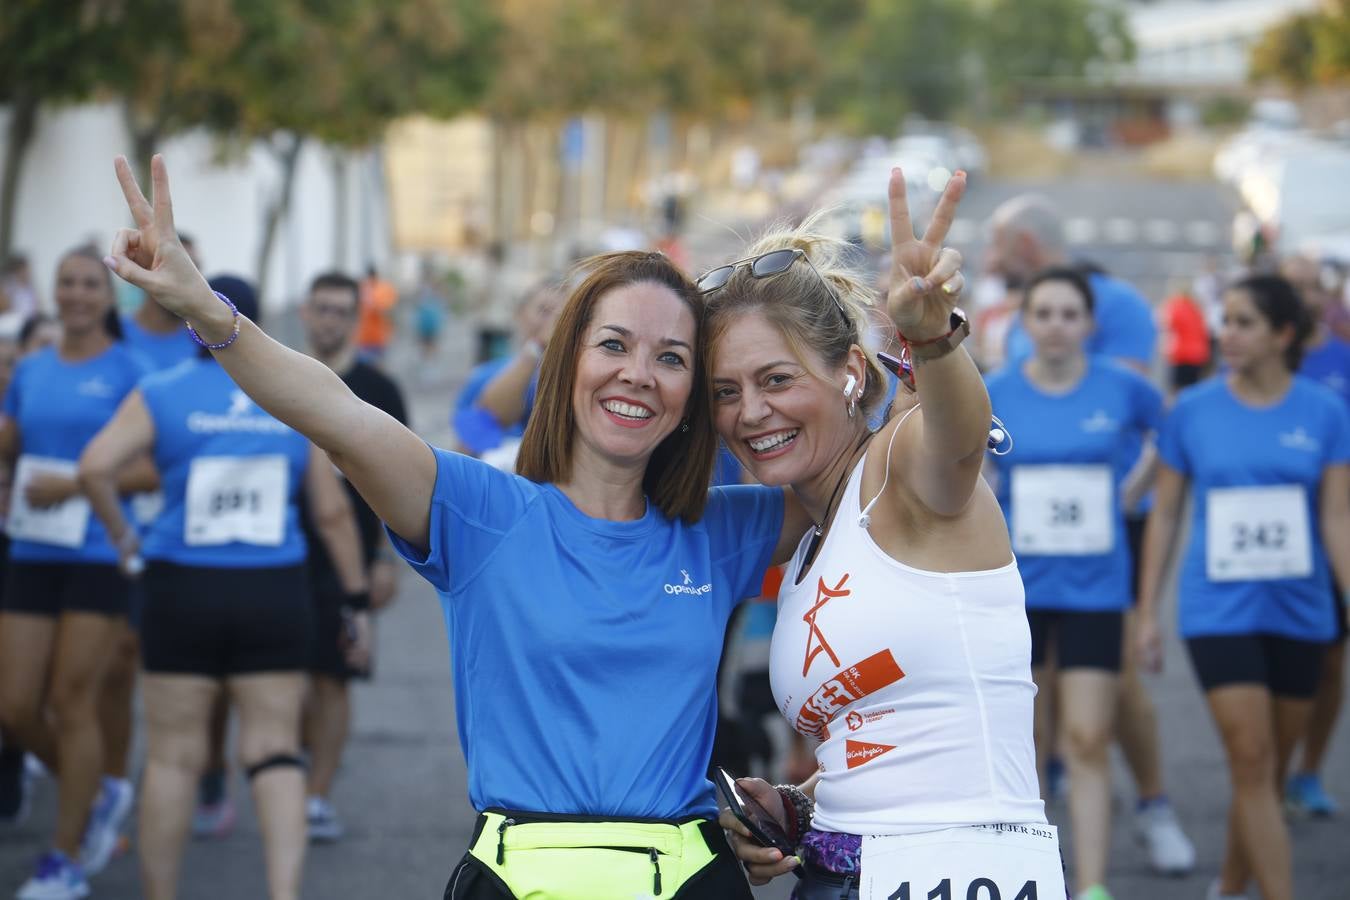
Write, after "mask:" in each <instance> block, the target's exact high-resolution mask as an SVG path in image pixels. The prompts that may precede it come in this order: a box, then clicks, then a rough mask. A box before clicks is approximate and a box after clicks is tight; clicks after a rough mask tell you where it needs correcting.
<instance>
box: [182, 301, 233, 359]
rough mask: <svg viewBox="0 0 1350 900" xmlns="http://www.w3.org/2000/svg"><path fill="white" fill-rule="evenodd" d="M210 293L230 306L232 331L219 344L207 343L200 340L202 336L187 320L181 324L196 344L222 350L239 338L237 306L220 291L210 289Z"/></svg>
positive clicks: (208, 348) (209, 348)
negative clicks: (232, 320)
mask: <svg viewBox="0 0 1350 900" xmlns="http://www.w3.org/2000/svg"><path fill="white" fill-rule="evenodd" d="M211 293H213V294H215V295H216V296H217V297H219V298H220V299H221V301H222V302H223V303H224V304H225V305H226V306H228V307H229V308H230V312H232V313H234V333H233V334H231V335H230V336H229V338H228V339H226V340H224V341H221V342H220V343H219V344H208V343H207V342H206V341H204V340H202V336H201V335H200V334H198V333H197V329H195V328H193V327H192V326H191V325H189V324H188V323H187V322H184V323H183V324H184V325H187V330H188V336H189V337H191V338H192V339H193V340H194V341H196V342H197V346H199V347H205V348H206V349H207V350H224V349H225V348H226V347H228V346H230V345H231V344H233V343H234V342H235V341H237V340H238V339H239V307H237V306H235V305H234V301H232V300H231V299H230V298H229V297H226V296H225V295H224V294H222V293H221V292H220V291H212V292H211Z"/></svg>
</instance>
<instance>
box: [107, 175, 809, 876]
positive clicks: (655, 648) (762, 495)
mask: <svg viewBox="0 0 1350 900" xmlns="http://www.w3.org/2000/svg"><path fill="white" fill-rule="evenodd" d="M117 171H118V177H119V180H120V181H121V182H122V186H123V190H124V193H125V194H126V197H127V201H128V204H129V206H130V208H131V211H132V214H133V216H134V219H135V221H136V223H137V228H136V229H128V230H123V231H122V232H120V233H119V234H118V237H117V239H116V241H115V243H114V246H113V251H112V255H111V256H110V257H109V259H108V263H109V265H110V266H111V267H113V268H114V269H115V271H116V272H117V273H118V274H119V275H121V276H122V277H123V278H125V279H127V280H128V281H130V282H132V283H133V284H136V285H137V286H139V287H142V288H143V289H145V290H146V291H147V292H148V293H149V294H150V295H151V296H154V297H156V298H157V299H158V300H159V301H160V302H161V303H162V304H164V305H165V306H166V307H167V308H168V309H170V310H172V311H174V312H175V313H176V314H178V315H179V316H181V317H182V318H183V319H185V320H186V321H187V322H188V323H190V324H191V325H192V326H193V327H194V328H195V329H197V331H198V332H199V333H200V335H201V337H202V339H203V340H205V341H207V342H209V343H210V344H211V346H212V347H213V352H214V355H215V358H216V360H217V361H218V362H219V363H220V365H221V367H222V368H223V369H224V370H225V371H226V372H228V373H229V375H230V377H231V378H233V379H234V381H235V383H237V384H238V385H239V386H240V387H241V388H242V389H243V390H244V391H245V392H246V393H247V394H248V396H249V397H250V398H252V399H253V401H255V402H256V403H258V405H259V406H261V407H262V408H263V409H265V410H267V411H268V412H269V413H271V414H272V415H274V416H275V417H276V418H277V419H278V420H280V421H282V422H284V423H286V424H287V425H289V426H291V427H293V428H295V429H296V430H297V431H299V432H301V433H302V434H304V435H305V436H307V437H309V438H310V439H311V440H312V441H313V442H314V443H315V444H317V445H318V446H319V447H321V448H323V449H324V450H325V451H327V453H328V455H329V457H330V458H331V459H332V460H333V462H334V463H336V464H337V465H338V467H339V468H341V469H342V471H343V472H344V473H345V474H346V475H347V477H348V479H349V480H350V481H351V482H352V484H353V485H354V486H355V487H356V488H357V490H358V491H360V493H361V495H362V496H363V497H364V498H365V499H366V500H367V501H368V502H369V503H370V505H371V507H372V508H373V509H374V510H375V512H376V513H377V514H379V516H380V518H381V519H382V520H383V521H384V522H385V524H386V527H387V528H388V530H389V531H390V533H391V535H392V536H393V539H394V543H395V546H396V547H397V548H398V550H399V552H400V553H401V554H402V555H403V556H404V557H405V558H406V559H408V561H409V562H410V563H412V565H413V566H414V568H416V569H417V570H418V571H419V572H420V573H421V574H422V575H423V576H424V577H426V578H427V579H428V580H429V581H430V582H431V583H432V584H433V585H434V586H435V587H436V588H437V590H438V592H439V593H440V596H441V601H442V606H443V610H444V614H445V619H446V626H447V632H448V634H449V636H450V641H451V650H452V652H451V661H452V667H453V671H454V675H455V679H454V681H455V683H454V689H455V701H456V702H455V708H456V715H457V717H458V726H459V729H458V730H459V735H460V743H461V748H462V749H463V751H464V755H465V759H466V762H467V765H468V773H469V797H470V800H471V802H472V803H473V804H474V806H475V807H476V808H477V809H478V810H479V811H480V813H481V815H480V821H479V823H478V827H477V828H476V829H475V832H474V839H473V845H472V847H471V848H470V850H469V853H468V854H467V855H466V857H465V858H464V859H463V861H461V863H460V864H459V865H458V866H457V867H456V869H455V871H454V873H453V874H452V876H451V882H450V884H449V886H448V888H447V890H446V892H445V896H446V897H449V898H454V900H464V898H493V897H511V896H524V895H531V896H541V895H545V894H546V895H548V896H558V897H587V898H592V900H606V898H610V897H624V898H630V897H633V896H635V895H639V894H652V895H655V896H659V897H663V898H666V897H727V898H734V897H742V898H748V897H749V889H748V887H747V885H746V883H745V878H744V875H743V874H742V873H741V870H740V867H739V866H738V865H737V864H736V861H735V859H734V858H733V857H732V856H731V853H730V850H729V849H728V847H727V844H726V838H725V835H724V834H723V833H722V831H721V829H720V828H719V827H718V826H717V824H716V822H715V818H716V815H717V805H716V802H715V800H714V797H713V789H712V785H711V784H710V783H709V782H708V780H707V778H706V777H705V770H706V767H707V765H708V758H709V753H710V751H711V746H712V738H713V728H714V723H715V722H716V715H717V710H716V673H717V664H718V657H719V651H720V648H721V644H722V638H723V634H724V631H725V626H726V622H727V619H728V617H729V615H730V613H731V610H732V608H733V606H734V605H735V604H736V603H737V602H739V601H740V600H741V599H742V598H744V597H749V596H753V595H754V594H755V593H756V592H757V588H758V585H759V581H760V576H761V575H762V573H763V572H764V569H765V568H766V567H767V566H768V565H769V564H770V563H771V562H774V561H778V560H781V559H783V558H785V557H786V555H787V553H788V552H789V548H790V546H791V544H792V543H793V542H794V540H795V537H796V536H797V535H799V534H800V533H801V531H802V530H803V529H804V527H805V522H806V518H805V516H804V515H802V514H800V513H796V514H793V515H785V502H784V494H783V491H782V490H780V489H771V488H762V487H751V486H735V487H728V488H716V489H713V490H711V491H710V490H709V489H708V482H709V477H710V475H711V472H712V464H713V456H714V453H715V449H716V436H715V435H714V433H713V429H712V425H711V416H710V409H709V405H710V404H709V395H708V391H707V388H706V381H705V377H704V375H703V373H702V369H701V359H700V353H701V344H700V340H699V322H700V320H701V316H702V300H701V297H700V295H699V293H698V291H697V290H696V289H695V288H694V286H693V284H691V283H690V281H689V280H688V278H687V277H686V276H685V275H684V274H683V273H681V272H680V271H679V270H678V269H676V268H675V267H674V266H673V265H672V264H671V263H670V261H669V260H667V259H666V258H665V257H664V256H662V255H661V254H658V253H643V252H631V253H615V254H609V255H606V256H602V257H598V258H596V259H594V260H592V261H590V263H589V264H588V266H587V267H586V268H585V269H584V271H583V273H582V274H583V275H584V278H583V279H582V281H581V283H580V284H579V285H578V287H577V288H576V289H575V290H574V291H573V293H572V294H571V296H570V297H569V299H568V301H567V303H566V304H565V306H564V308H563V310H562V313H561V314H560V316H559V319H558V323H557V326H556V328H555V330H554V332H553V337H552V340H550V342H549V346H548V348H547V350H546V351H545V353H544V357H543V360H542V362H541V367H540V379H539V394H538V398H537V401H536V404H535V409H534V414H533V415H532V416H531V418H530V422H529V424H528V426H527V427H526V431H525V434H524V437H523V440H522V443H521V448H520V455H519V462H518V468H517V471H518V472H519V473H520V474H519V475H513V474H509V473H505V472H499V471H497V470H495V469H493V468H491V467H490V466H488V465H486V464H484V463H482V462H479V461H478V460H474V459H470V458H468V457H465V456H462V455H459V454H455V453H448V452H445V451H441V450H436V449H433V448H431V447H428V446H427V445H426V444H425V443H424V442H423V441H422V440H421V439H420V438H418V437H417V436H416V435H415V434H413V432H411V431H409V430H408V429H407V428H405V427H404V426H402V425H400V424H399V423H398V422H396V421H395V420H394V419H392V418H391V417H389V416H388V415H386V414H384V413H383V412H381V411H380V410H378V409H376V408H374V407H372V406H370V405H368V404H365V403H363V402H361V401H360V400H358V399H357V398H356V397H355V396H354V395H353V394H352V393H351V391H350V390H348V388H347V387H346V386H345V385H344V384H343V383H342V381H341V380H340V379H339V378H338V377H337V376H336V375H335V374H334V373H333V372H332V371H331V370H330V369H328V368H327V367H326V366H324V365H323V364H322V363H320V362H317V361H315V360H313V359H310V358H308V357H306V356H303V355H302V354H299V353H296V352H294V351H291V350H288V349H286V348H285V347H283V346H282V345H281V344H278V343H276V342H275V341H272V340H270V339H269V338H267V337H266V336H265V335H264V334H262V333H261V332H260V331H259V330H258V329H257V327H256V326H254V325H253V324H252V323H251V322H249V321H248V319H247V318H245V317H241V316H239V315H238V314H237V313H235V312H232V310H231V309H230V307H229V306H228V305H227V304H226V303H223V302H222V300H221V299H220V298H219V297H217V296H215V295H213V294H212V292H211V291H210V289H209V287H208V286H207V284H206V283H205V281H203V280H202V278H201V276H200V274H199V273H198V272H197V271H196V269H195V267H194V266H193V265H192V263H191V260H190V259H189V258H188V256H187V253H186V252H185V251H184V250H183V248H182V245H181V244H180V243H179V241H178V238H177V236H176V234H175V232H174V228H173V213H172V209H171V206H170V202H169V197H168V190H169V188H168V177H167V174H166V172H165V168H164V163H163V160H162V159H161V158H160V157H155V158H154V160H153V162H152V166H151V171H152V176H153V178H154V187H155V191H154V194H155V202H154V204H153V205H152V204H151V203H149V202H148V201H146V199H145V198H144V196H142V195H141V192H140V190H139V188H138V187H137V185H136V183H135V180H134V178H133V177H132V175H131V172H130V169H129V168H128V167H127V164H126V161H125V160H124V159H119V160H118V161H117ZM785 535H786V539H785Z"/></svg>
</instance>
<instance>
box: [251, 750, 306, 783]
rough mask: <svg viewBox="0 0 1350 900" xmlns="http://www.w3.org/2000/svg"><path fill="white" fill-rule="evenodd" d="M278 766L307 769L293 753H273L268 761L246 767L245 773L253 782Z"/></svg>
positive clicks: (264, 760)
mask: <svg viewBox="0 0 1350 900" xmlns="http://www.w3.org/2000/svg"><path fill="white" fill-rule="evenodd" d="M278 766H290V767H294V768H297V769H301V770H303V769H304V768H305V761H304V760H303V759H301V758H300V757H298V756H295V755H294V754H291V753H273V754H272V755H271V756H269V757H267V758H266V759H263V760H259V761H258V762H255V763H254V764H253V765H251V766H248V767H246V768H245V769H244V773H245V774H247V775H248V779H249V781H252V780H253V779H255V778H257V777H258V776H259V775H261V774H262V773H263V772H265V771H267V770H268V769H273V768H276V767H278Z"/></svg>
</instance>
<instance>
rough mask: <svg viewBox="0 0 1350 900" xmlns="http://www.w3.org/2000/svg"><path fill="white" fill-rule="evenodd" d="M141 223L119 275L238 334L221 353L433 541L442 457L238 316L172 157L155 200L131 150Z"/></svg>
mask: <svg viewBox="0 0 1350 900" xmlns="http://www.w3.org/2000/svg"><path fill="white" fill-rule="evenodd" d="M115 167H116V169H117V180H118V181H119V182H120V183H121V185H122V192H123V194H124V195H125V196H126V200H127V206H128V207H129V208H130V210H131V215H132V218H133V219H134V220H135V223H136V227H135V228H124V229H122V230H120V231H119V232H118V233H117V237H116V238H115V240H114V242H113V248H112V253H111V254H110V255H109V256H108V257H107V258H106V259H105V262H106V263H107V265H108V267H109V268H110V269H112V270H113V271H114V272H115V273H117V275H118V276H120V277H121V278H123V279H125V280H126V281H128V282H130V283H131V284H134V285H136V286H137V287H139V288H141V289H142V290H144V291H145V292H146V293H147V294H149V295H151V296H152V297H154V298H155V300H156V301H157V302H158V303H159V304H160V305H161V306H163V307H164V308H165V309H167V310H169V311H170V312H172V313H174V314H176V315H178V316H179V317H181V318H182V319H184V320H185V321H187V322H188V323H189V324H191V325H192V326H193V328H195V329H196V330H197V332H198V333H199V334H200V335H201V337H202V339H203V340H205V341H207V342H208V343H211V344H219V343H224V342H226V341H227V340H230V338H231V335H233V334H234V333H235V327H236V325H237V326H238V329H239V331H238V335H237V337H236V338H234V340H233V342H232V343H230V345H229V346H228V347H225V348H224V349H221V350H218V351H216V352H215V358H216V361H217V362H219V363H220V365H221V366H222V367H223V368H224V369H225V371H226V372H228V373H229V375H230V377H231V378H232V379H234V382H235V383H236V384H238V385H239V387H240V388H241V389H243V391H244V393H246V394H248V395H249V397H251V398H252V399H253V401H254V402H255V403H257V404H258V405H259V406H260V407H262V408H263V409H265V410H267V411H268V412H269V413H271V414H272V415H273V416H274V417H276V418H277V419H279V420H280V421H282V422H285V423H286V424H287V425H289V426H291V427H292V428H294V429H295V430H296V431H299V432H300V433H301V434H303V435H305V436H306V437H308V438H309V439H310V440H311V441H313V442H314V443H315V444H317V445H318V446H319V447H320V448H321V449H322V450H324V451H325V452H327V453H328V455H329V457H330V458H331V459H332V460H333V462H334V463H335V464H336V465H337V466H338V467H339V468H341V469H342V471H343V472H344V473H345V474H346V476H347V478H348V479H349V480H350V481H351V482H352V484H353V485H354V486H355V487H356V489H357V490H358V491H359V492H360V493H361V496H363V497H364V498H365V499H366V502H367V503H369V504H370V506H371V509H373V510H375V514H376V515H378V516H379V517H380V518H381V519H382V520H384V521H385V522H386V523H387V524H388V525H389V527H390V528H392V529H393V530H394V531H395V532H396V533H397V534H399V535H400V536H401V537H403V538H404V539H405V540H407V541H408V542H409V543H410V544H413V545H415V546H418V547H421V548H423V549H425V548H426V545H427V534H428V524H427V523H428V514H429V509H430V501H431V492H432V489H433V488H434V487H435V483H436V459H435V456H434V455H433V453H432V452H431V449H430V448H429V447H428V446H427V445H426V444H425V443H423V441H422V439H421V438H419V437H417V435H415V434H413V433H412V432H411V431H409V430H408V429H407V428H405V427H404V426H403V425H401V424H399V423H398V422H397V421H396V420H395V419H393V418H392V417H391V416H389V415H387V414H385V413H384V412H381V411H380V410H378V409H376V408H375V407H373V406H370V405H369V404H367V403H364V402H362V401H361V400H359V399H358V398H357V397H356V395H354V394H353V393H352V392H351V391H350V390H349V389H348V388H347V386H346V385H345V384H343V383H342V379H341V378H339V377H338V376H337V375H336V374H334V373H333V371H332V370H330V369H329V368H328V367H327V366H325V365H324V364H323V363H321V362H318V361H317V360H314V359H310V358H309V357H308V356H305V355H304V354H302V353H297V352H295V351H294V350H290V349H288V348H287V347H284V346H282V345H281V344H279V343H277V342H276V341H274V340H272V339H271V338H269V337H268V336H267V335H265V334H263V332H262V331H261V330H259V329H258V328H257V327H256V326H255V325H254V324H253V323H252V322H250V321H248V320H247V319H245V318H244V317H242V316H240V317H238V318H236V317H235V316H234V315H233V314H232V313H231V312H230V309H229V307H227V306H226V305H225V304H224V303H222V302H221V301H220V299H219V298H217V297H216V296H215V295H214V294H213V293H212V291H211V288H210V286H208V285H207V283H206V279H205V278H203V277H202V275H201V273H200V272H198V271H197V267H196V266H195V265H194V264H193V262H192V260H191V258H190V257H189V256H188V254H187V251H186V250H184V249H183V245H182V244H181V243H180V242H179V240H178V233H177V231H175V229H174V224H173V204H172V201H171V200H170V197H169V176H168V171H167V170H166V168H165V166H164V159H163V158H162V157H160V156H158V155H156V156H155V157H154V158H153V159H152V160H151V163H150V172H151V176H152V178H153V188H154V189H153V191H152V196H153V198H154V202H153V203H151V202H149V201H147V200H146V199H145V196H144V195H143V194H142V193H141V189H140V187H139V186H138V185H137V184H136V179H135V177H134V176H133V175H132V174H131V168H130V167H129V166H128V165H127V161H126V159H125V158H123V157H120V156H119V157H118V158H117V161H116V163H115Z"/></svg>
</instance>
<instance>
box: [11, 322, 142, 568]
mask: <svg viewBox="0 0 1350 900" xmlns="http://www.w3.org/2000/svg"><path fill="white" fill-rule="evenodd" d="M147 370H148V366H147V363H146V362H145V360H144V359H142V358H141V357H140V355H139V354H136V353H133V352H132V351H131V350H129V349H127V348H126V347H125V346H123V345H122V344H120V343H115V344H113V345H112V346H111V347H109V348H108V349H107V350H105V351H104V352H103V353H100V354H99V355H98V356H95V357H93V358H92V359H86V360H84V361H82V362H77V363H72V362H66V361H65V360H63V359H61V356H60V354H59V353H58V352H57V350H56V348H55V347H47V348H46V349H43V350H40V351H38V352H37V353H35V354H33V355H32V356H30V357H28V358H27V359H24V360H21V361H20V362H19V365H18V366H17V367H16V368H15V370H14V379H13V380H12V381H11V382H10V384H9V391H8V392H7V393H6V394H5V415H7V416H8V417H9V418H10V419H11V420H13V421H14V422H15V424H16V425H17V426H18V429H19V447H20V453H21V454H22V455H24V456H38V457H47V458H49V459H59V460H67V461H70V462H74V461H77V460H78V459H79V458H80V454H81V453H82V452H83V451H84V448H85V445H86V444H88V443H89V442H90V441H91V440H93V437H94V435H96V434H98V432H99V431H100V430H101V429H102V428H103V426H104V425H106V424H108V420H110V419H111V418H112V417H113V414H114V413H115V412H117V408H118V407H119V406H121V404H122V400H123V399H124V398H125V397H126V395H127V394H129V393H131V391H132V389H133V388H135V387H136V383H137V382H138V381H140V379H141V378H142V377H143V376H144V375H145V374H146V372H147ZM10 557H11V558H12V559H16V560H25V561H30V562H83V563H115V562H117V550H116V548H114V547H113V545H112V543H111V542H110V541H109V540H108V534H107V532H106V531H105V530H104V528H103V524H102V523H101V522H100V521H99V520H98V517H97V516H94V515H90V516H89V525H88V528H87V530H86V531H85V536H84V544H83V545H82V546H80V547H65V546H59V545H56V544H44V543H38V542H35V541H27V540H15V541H14V542H13V543H12V544H11V545H10Z"/></svg>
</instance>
